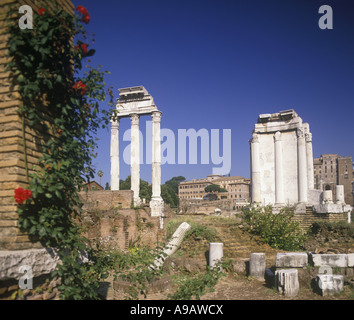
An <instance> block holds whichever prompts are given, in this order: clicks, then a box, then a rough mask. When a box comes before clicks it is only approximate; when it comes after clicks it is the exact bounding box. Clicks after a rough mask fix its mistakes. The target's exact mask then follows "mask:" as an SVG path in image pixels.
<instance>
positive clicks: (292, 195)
mask: <svg viewBox="0 0 354 320" xmlns="http://www.w3.org/2000/svg"><path fill="white" fill-rule="evenodd" d="M249 142H250V149H251V202H252V203H256V204H259V205H269V204H270V205H272V206H273V207H274V208H275V209H277V208H281V207H284V206H286V205H296V212H297V213H300V214H301V213H305V212H306V210H308V211H307V212H308V213H309V209H310V210H311V211H312V212H314V213H316V214H342V216H346V219H348V220H349V219H350V212H351V209H352V208H351V206H349V205H346V204H345V202H344V194H343V186H337V187H336V190H337V192H336V199H335V203H334V202H333V199H332V191H331V190H327V191H322V190H315V187H314V165H313V151H312V134H311V132H310V126H309V124H308V123H305V122H303V120H302V119H301V117H300V116H299V115H298V114H297V113H296V112H295V111H294V110H292V109H291V110H286V111H281V112H279V113H273V114H261V115H259V117H258V121H257V123H256V124H255V126H254V129H253V132H252V139H251V140H250V141H249ZM337 217H339V215H337ZM340 219H342V218H340Z"/></svg>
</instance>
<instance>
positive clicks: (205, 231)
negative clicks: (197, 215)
mask: <svg viewBox="0 0 354 320" xmlns="http://www.w3.org/2000/svg"><path fill="white" fill-rule="evenodd" d="M182 222H183V221H181V220H180V219H176V220H171V221H170V222H169V223H168V224H167V226H166V231H167V232H166V235H167V238H168V239H170V238H171V237H172V235H173V233H174V232H175V231H176V230H177V228H178V227H179V225H180V224H181V223H182ZM186 222H187V223H189V224H190V226H191V228H190V230H189V231H188V232H187V233H186V235H185V239H191V238H194V239H198V240H202V239H203V240H207V241H208V242H213V241H215V239H216V230H215V229H214V228H210V227H207V226H203V225H201V224H199V223H196V222H190V221H186Z"/></svg>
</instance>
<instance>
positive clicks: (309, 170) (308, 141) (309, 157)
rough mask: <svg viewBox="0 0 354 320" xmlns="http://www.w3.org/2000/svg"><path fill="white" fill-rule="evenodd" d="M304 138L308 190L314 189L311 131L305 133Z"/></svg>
mask: <svg viewBox="0 0 354 320" xmlns="http://www.w3.org/2000/svg"><path fill="white" fill-rule="evenodd" d="M305 140H306V159H307V186H308V189H309V190H313V189H315V177H314V172H313V170H314V169H313V150H312V133H310V132H308V133H306V134H305Z"/></svg>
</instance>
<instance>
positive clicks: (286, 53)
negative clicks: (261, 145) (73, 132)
mask: <svg viewBox="0 0 354 320" xmlns="http://www.w3.org/2000/svg"><path fill="white" fill-rule="evenodd" d="M73 3H74V5H75V6H77V5H79V4H81V5H83V6H85V7H86V8H87V10H88V11H89V12H90V14H91V21H90V23H89V25H88V26H87V30H88V31H89V32H91V33H95V43H94V44H93V45H91V46H90V47H91V48H95V49H96V50H97V51H96V54H95V56H94V57H93V58H92V62H93V65H98V64H102V65H103V67H104V69H105V70H109V71H110V72H111V75H109V76H107V77H106V82H107V85H113V87H114V93H115V94H116V97H118V88H124V87H129V86H136V85H143V86H144V87H145V88H146V89H147V90H148V91H149V93H150V94H151V95H152V96H153V97H154V100H155V103H156V105H157V107H158V108H159V109H160V110H161V111H162V112H163V114H162V122H161V128H168V129H170V130H172V131H173V132H175V133H176V135H177V130H178V129H189V128H194V129H195V130H199V129H201V128H205V129H207V130H209V131H210V130H211V129H219V130H222V129H231V132H232V140H231V143H232V144H231V155H232V158H231V162H232V167H231V171H230V174H231V175H241V176H244V177H249V175H250V173H249V170H250V166H249V160H250V154H249V143H248V140H249V139H250V137H251V132H252V129H253V126H254V124H255V122H256V121H257V117H258V115H259V114H261V113H275V112H279V111H282V110H287V109H295V111H296V112H297V113H298V114H299V115H300V117H302V119H303V121H304V122H308V123H309V124H310V130H311V132H312V134H313V150H314V157H319V156H320V155H321V154H324V153H337V154H339V155H342V156H354V130H353V118H354V117H353V116H354V108H353V107H354V3H353V1H349V0H336V1H330V0H326V1H316V0H311V1H308V0H279V1H278V0H267V1H264V0H242V1H241V0H233V1H226V0H218V1H216V0H188V1H186V0H178V1H170V0H164V1H160V0H149V1H146V0H144V1H143V0H135V1H119V0H117V1H113V0H112V1H107V0H102V1H97V0H86V1H85V0H82V1H76V0H75V1H73ZM324 4H326V5H330V6H331V7H332V9H333V30H321V29H320V28H319V26H318V21H319V19H320V17H321V14H319V13H318V10H319V8H320V6H321V5H324ZM103 107H104V108H105V107H106V106H103ZM146 120H150V118H149V117H142V118H141V120H140V123H141V125H140V126H141V129H142V132H144V130H145V123H144V122H145V121H146ZM129 128H130V121H129V120H128V119H122V121H121V125H120V133H121V135H120V154H121V155H122V154H123V150H124V149H125V147H126V146H127V145H128V144H129V142H124V141H122V136H123V132H124V131H125V130H127V129H129ZM98 138H99V139H100V140H99V141H98V150H97V152H98V156H97V158H96V159H94V165H95V167H96V169H97V171H98V170H102V171H103V172H104V176H103V178H102V185H105V183H106V182H109V181H110V160H109V156H110V155H109V152H110V151H109V148H110V146H109V145H110V132H109V130H108V129H103V130H100V131H99V133H98ZM144 139H146V137H144ZM220 153H222V149H221V150H220ZM198 163H199V164H196V165H191V164H186V165H181V164H174V165H172V164H165V165H163V166H162V183H164V182H165V181H166V180H168V179H170V178H172V177H173V176H179V175H182V176H184V177H186V179H187V180H190V179H192V178H203V177H205V176H206V175H208V174H210V173H211V171H212V167H215V165H214V164H212V163H210V164H209V165H208V164H200V161H199V162H198ZM120 167H121V176H120V178H122V179H125V178H126V177H127V176H128V175H129V174H130V168H129V166H128V165H126V164H124V162H123V159H122V157H121V166H120ZM141 178H142V179H144V180H147V181H151V165H146V164H144V165H142V166H141ZM96 180H97V181H99V178H97V179H96Z"/></svg>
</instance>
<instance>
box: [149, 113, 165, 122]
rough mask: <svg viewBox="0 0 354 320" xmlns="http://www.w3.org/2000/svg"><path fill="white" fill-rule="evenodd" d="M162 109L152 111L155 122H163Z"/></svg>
mask: <svg viewBox="0 0 354 320" xmlns="http://www.w3.org/2000/svg"><path fill="white" fill-rule="evenodd" d="M161 114H162V112H161V111H154V112H152V113H151V117H152V121H153V122H161Z"/></svg>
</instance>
